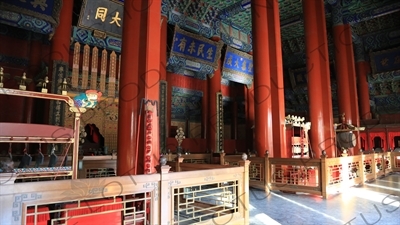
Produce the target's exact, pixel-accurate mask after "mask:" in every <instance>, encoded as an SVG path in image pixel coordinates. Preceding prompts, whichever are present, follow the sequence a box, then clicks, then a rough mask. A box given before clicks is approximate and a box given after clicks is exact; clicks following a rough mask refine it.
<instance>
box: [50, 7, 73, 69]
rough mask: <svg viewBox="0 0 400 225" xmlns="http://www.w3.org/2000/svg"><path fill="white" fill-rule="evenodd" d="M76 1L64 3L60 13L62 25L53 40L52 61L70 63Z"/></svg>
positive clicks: (59, 25) (57, 29)
mask: <svg viewBox="0 0 400 225" xmlns="http://www.w3.org/2000/svg"><path fill="white" fill-rule="evenodd" d="M73 7H74V1H63V4H62V8H61V12H60V24H58V26H57V28H56V31H55V33H54V35H53V37H52V39H51V43H52V45H51V56H50V57H51V60H53V61H54V60H60V61H63V62H67V63H68V62H69V49H70V48H69V47H70V42H71V27H72V15H73Z"/></svg>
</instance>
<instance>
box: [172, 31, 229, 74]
mask: <svg viewBox="0 0 400 225" xmlns="http://www.w3.org/2000/svg"><path fill="white" fill-rule="evenodd" d="M222 45H223V43H222V42H215V41H211V40H209V39H207V38H203V37H201V36H199V35H196V34H192V33H189V32H187V31H184V30H182V29H180V28H179V27H177V26H176V27H175V34H174V39H173V43H172V49H171V57H173V56H178V57H182V58H185V59H186V60H185V65H184V67H185V68H186V69H188V70H193V71H199V70H200V69H201V64H205V65H209V66H211V67H212V68H214V70H216V69H217V68H218V60H219V59H220V57H221V48H222Z"/></svg>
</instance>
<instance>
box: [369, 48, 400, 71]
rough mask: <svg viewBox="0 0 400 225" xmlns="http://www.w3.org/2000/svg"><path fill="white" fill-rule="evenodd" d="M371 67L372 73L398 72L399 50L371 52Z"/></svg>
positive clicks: (399, 64)
mask: <svg viewBox="0 0 400 225" xmlns="http://www.w3.org/2000/svg"><path fill="white" fill-rule="evenodd" d="M371 66H372V69H373V71H374V73H382V72H389V71H395V70H400V48H394V49H389V50H384V51H378V52H372V53H371Z"/></svg>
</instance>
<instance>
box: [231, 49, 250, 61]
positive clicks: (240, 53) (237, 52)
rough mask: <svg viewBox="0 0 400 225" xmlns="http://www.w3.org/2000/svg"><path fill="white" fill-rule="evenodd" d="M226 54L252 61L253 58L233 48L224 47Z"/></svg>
mask: <svg viewBox="0 0 400 225" xmlns="http://www.w3.org/2000/svg"><path fill="white" fill-rule="evenodd" d="M226 52H233V53H235V54H236V55H240V56H242V57H243V58H246V59H250V60H253V56H252V55H250V54H248V53H246V52H242V51H239V50H236V49H235V48H232V47H230V46H227V47H226Z"/></svg>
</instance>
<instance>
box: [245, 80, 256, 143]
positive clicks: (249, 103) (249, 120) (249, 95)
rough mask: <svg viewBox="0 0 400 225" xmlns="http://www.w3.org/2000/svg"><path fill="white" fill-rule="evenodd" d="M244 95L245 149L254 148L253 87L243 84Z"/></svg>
mask: <svg viewBox="0 0 400 225" xmlns="http://www.w3.org/2000/svg"><path fill="white" fill-rule="evenodd" d="M244 88H245V90H244V95H245V100H246V106H245V107H246V108H245V110H246V151H247V150H250V151H253V150H254V146H253V144H254V137H253V129H252V127H253V125H254V94H253V93H254V89H253V87H247V86H244Z"/></svg>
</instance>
